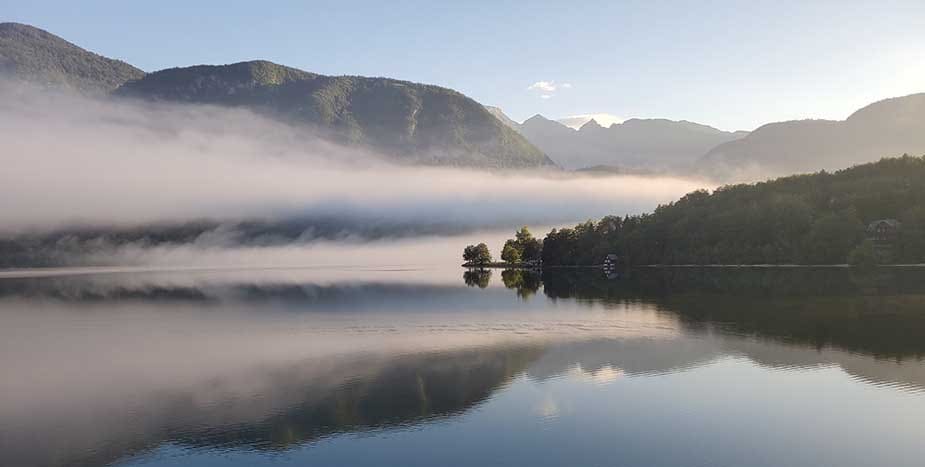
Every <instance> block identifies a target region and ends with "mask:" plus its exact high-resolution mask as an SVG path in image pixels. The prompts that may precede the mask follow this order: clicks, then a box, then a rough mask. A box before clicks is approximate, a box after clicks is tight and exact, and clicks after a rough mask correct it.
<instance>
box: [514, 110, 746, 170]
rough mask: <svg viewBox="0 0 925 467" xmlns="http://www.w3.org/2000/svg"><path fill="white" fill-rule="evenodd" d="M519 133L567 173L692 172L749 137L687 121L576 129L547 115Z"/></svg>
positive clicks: (526, 123) (642, 121)
mask: <svg viewBox="0 0 925 467" xmlns="http://www.w3.org/2000/svg"><path fill="white" fill-rule="evenodd" d="M517 130H518V131H520V132H521V134H523V135H524V136H526V137H527V139H528V140H530V142H532V143H533V144H535V145H536V146H537V147H539V148H540V149H542V150H543V151H544V152H545V153H546V154H548V155H549V157H550V158H552V159H553V160H554V161H555V162H556V163H558V164H560V165H561V166H563V167H565V168H568V169H583V168H588V167H600V166H609V167H619V168H623V169H628V170H631V171H656V172H678V171H686V170H689V168H690V167H691V166H692V165H693V164H694V162H695V161H696V160H697V159H698V158H699V157H700V156H701V155H702V154H704V153H705V152H707V151H709V150H710V149H711V148H713V147H715V146H716V145H718V144H722V143H725V142H728V141H733V140H735V139H738V138H741V137H743V136H744V134H745V132H728V131H722V130H718V129H716V128H713V127H710V126H707V125H701V124H698V123H693V122H688V121H683V120H682V121H674V120H666V119H638V118H631V119H629V120H626V121H624V122H623V123H619V124H617V123H615V124H612V125H610V126H609V127H603V126H601V125H600V124H599V123H598V122H597V121H596V120H594V119H591V120H589V121H588V122H587V123H585V124H584V125H582V126H581V128H579V129H578V130H574V129H572V128H569V127H568V126H566V125H564V124H562V123H559V122H557V121H555V120H550V119H548V118H546V117H543V116H542V115H534V116H533V117H531V118H529V119H527V120H526V121H524V122H523V124H521V125H519V126H518V127H517Z"/></svg>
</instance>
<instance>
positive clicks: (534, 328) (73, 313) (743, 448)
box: [0, 266, 925, 467]
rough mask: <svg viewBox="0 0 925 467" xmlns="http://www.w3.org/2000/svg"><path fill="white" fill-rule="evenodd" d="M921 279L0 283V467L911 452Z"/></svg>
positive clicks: (681, 275)
mask: <svg viewBox="0 0 925 467" xmlns="http://www.w3.org/2000/svg"><path fill="white" fill-rule="evenodd" d="M923 355H925V271H922V270H918V269H882V270H879V271H877V272H874V273H867V274H860V273H855V272H852V271H850V270H847V269H811V268H805V269H744V268H741V269H737V268H732V269H716V268H713V269H695V268H677V269H636V270H631V271H628V272H627V273H626V274H623V275H621V276H620V277H614V278H607V277H605V276H604V274H603V273H601V272H600V271H598V270H570V271H568V270H566V271H547V272H546V273H544V274H542V275H536V274H531V273H526V272H523V271H500V270H492V271H465V270H462V269H459V268H455V267H445V268H441V267H426V268H414V267H405V268H399V267H374V268H373V267H371V268H362V267H333V266H331V267H323V268H289V269H250V270H248V269H218V270H181V271H167V270H130V269H129V270H121V269H110V270H81V269H75V270H64V271H58V272H57V273H52V274H44V273H42V274H32V275H30V276H29V277H21V275H17V274H6V276H5V277H2V278H0V465H3V466H17V467H18V466H71V465H77V466H81V465H118V466H188V465H203V466H239V465H241V466H262V465H321V466H363V465H369V466H383V465H400V466H415V465H420V466H433V465H439V466H470V465H479V466H484V465H504V466H525V465H530V466H544V465H550V466H553V465H557V466H558V465H569V466H744V465H748V466H791V467H792V466H814V467H815V466H839V467H844V466H874V465H890V466H919V465H922V458H923V455H925V443H922V435H923V432H925V430H923V428H925V426H923V423H925V422H923V420H925V362H923V360H922V357H923Z"/></svg>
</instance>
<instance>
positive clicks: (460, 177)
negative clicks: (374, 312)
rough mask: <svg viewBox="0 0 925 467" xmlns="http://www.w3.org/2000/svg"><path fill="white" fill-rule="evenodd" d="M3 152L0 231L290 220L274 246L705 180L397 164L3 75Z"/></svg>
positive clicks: (613, 197) (557, 210)
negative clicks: (11, 79) (48, 89)
mask: <svg viewBox="0 0 925 467" xmlns="http://www.w3.org/2000/svg"><path fill="white" fill-rule="evenodd" d="M0 164H2V166H3V171H0V186H2V187H3V196H2V197H0V225H2V227H0V229H2V230H3V235H4V236H7V237H9V236H12V235H22V234H24V233H26V234H29V235H35V234H36V233H47V232H51V231H61V230H65V231H66V230H67V229H72V228H74V226H81V228H83V229H87V228H88V227H92V228H97V229H100V228H101V229H103V231H109V230H112V229H126V228H136V229H141V230H143V231H154V230H157V229H160V228H164V226H173V225H178V224H183V223H189V222H200V221H203V220H207V222H206V224H205V225H206V228H204V229H203V230H202V231H196V232H194V233H193V236H194V238H195V239H196V240H198V241H200V242H201V241H203V235H204V234H208V235H209V236H210V237H209V238H212V239H213V240H214V239H215V238H216V237H221V238H220V240H221V241H213V243H217V244H227V243H242V238H241V235H236V234H235V233H236V232H237V229H238V228H239V226H238V224H236V222H239V221H241V220H248V221H251V222H256V223H259V224H260V225H269V226H270V227H267V228H266V229H264V230H269V231H271V233H272V231H273V229H274V228H275V229H277V230H283V229H282V228H279V227H273V226H275V225H278V224H279V223H283V222H288V223H287V224H285V229H288V231H287V235H284V236H282V240H283V241H276V242H270V243H274V244H279V243H298V242H302V243H304V242H307V241H311V240H316V239H317V238H316V237H320V238H323V239H328V240H332V239H333V240H341V239H344V238H348V237H351V236H352V235H353V236H355V237H357V238H359V239H361V240H362V239H364V238H375V237H380V238H381V237H388V236H390V232H399V233H401V234H402V235H404V236H415V235H420V234H431V235H434V234H446V233H452V232H454V231H455V232H461V231H471V230H474V229H478V228H493V227H512V226H516V225H520V224H530V225H538V224H543V225H554V224H568V223H572V222H575V221H580V220H584V219H589V218H597V217H600V216H602V215H606V214H618V215H622V214H627V213H637V212H641V211H646V210H650V209H652V208H654V207H655V206H656V205H657V204H658V203H663V202H668V201H671V200H673V199H676V198H678V197H679V196H681V195H683V194H684V193H687V192H689V191H692V190H694V189H696V188H700V187H702V186H703V185H704V184H703V183H702V182H697V181H690V180H681V179H673V178H648V177H634V176H615V177H580V176H575V175H571V174H566V173H560V172H487V171H475V170H466V169H455V168H445V167H411V166H403V165H401V164H396V163H394V162H390V161H388V160H386V159H385V158H384V157H381V156H379V155H376V154H373V153H371V152H368V151H364V150H363V149H361V148H355V147H350V148H347V147H344V146H340V145H337V144H333V143H330V142H327V141H325V140H324V139H322V138H320V137H319V136H318V135H316V134H313V133H312V132H310V131H308V130H306V129H305V128H295V127H292V126H289V125H286V124H283V123H280V122H276V121H273V120H270V119H268V118H265V117H262V116H259V115H256V114H254V113H251V112H248V111H244V110H238V109H228V108H219V107H211V106H200V105H196V106H193V105H168V104H156V103H141V102H134V101H129V100H94V99H88V98H83V97H78V96H73V95H65V94H54V93H49V92H38V91H36V90H34V89H31V88H28V87H23V86H20V85H12V84H9V83H0ZM319 219H321V220H322V221H323V223H324V225H323V227H324V229H322V230H323V232H325V233H324V234H323V235H317V231H318V230H319V227H318V226H319V225H320V224H321V223H322V221H319ZM293 220H297V221H298V222H295V223H293ZM371 225H374V226H377V228H376V229H372V228H370V226H371ZM293 230H294V231H295V232H296V233H295V234H293V233H292V231H293ZM229 232H230V233H229ZM303 233H304V235H303ZM260 234H261V241H263V243H266V242H265V240H266V239H267V237H268V235H267V232H264V231H261V232H260ZM93 236H94V235H90V237H93ZM97 236H100V235H97ZM269 236H272V235H269ZM81 239H82V240H83V241H85V240H86V236H84V237H81ZM59 240H60V239H55V242H56V243H58V242H59ZM110 240H112V238H110ZM147 240H148V241H150V239H147ZM261 241H256V242H251V243H253V244H256V245H261V244H262V243H261ZM180 242H181V243H191V242H190V241H189V239H188V238H183V239H181V241H180Z"/></svg>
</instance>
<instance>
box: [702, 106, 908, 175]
mask: <svg viewBox="0 0 925 467" xmlns="http://www.w3.org/2000/svg"><path fill="white" fill-rule="evenodd" d="M906 153H908V154H923V153H925V93H922V94H912V95H909V96H904V97H897V98H892V99H886V100H883V101H880V102H876V103H874V104H871V105H868V106H867V107H864V108H862V109H860V110H858V111H857V112H855V113H854V114H852V115H851V116H849V117H848V118H847V119H846V120H841V121H836V120H798V121H789V122H779V123H770V124H767V125H764V126H762V127H760V128H758V129H757V130H755V131H753V132H752V133H751V134H749V135H748V136H746V137H745V138H742V139H740V140H737V141H732V142H728V143H725V144H722V145H719V146H717V147H716V148H714V149H712V150H710V151H709V152H708V153H707V154H706V155H705V156H703V158H702V159H701V160H700V162H699V163H698V167H699V168H700V170H702V171H704V172H705V173H709V174H711V175H713V176H716V177H719V178H726V179H729V178H736V179H746V180H748V179H755V178H762V177H765V176H773V175H783V174H788V173H800V172H814V171H817V170H822V169H826V170H831V169H835V168H838V167H843V166H847V165H852V164H858V163H864V162H870V161H873V160H878V159H880V158H881V157H888V156H898V155H902V154H906Z"/></svg>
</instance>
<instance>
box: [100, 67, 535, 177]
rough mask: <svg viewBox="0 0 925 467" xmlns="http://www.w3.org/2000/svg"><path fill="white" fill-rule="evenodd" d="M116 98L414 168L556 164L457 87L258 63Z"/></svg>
mask: <svg viewBox="0 0 925 467" xmlns="http://www.w3.org/2000/svg"><path fill="white" fill-rule="evenodd" d="M115 94H116V95H118V96H128V97H135V98H142V99H147V100H157V101H169V102H184V103H196V104H212V105H222V106H232V107H245V108H248V109H252V110H254V111H257V112H260V113H263V114H266V115H270V116H272V117H275V118H278V119H282V120H285V121H287V122H290V123H297V124H309V125H311V126H313V127H316V128H319V129H321V130H323V131H324V132H326V133H330V135H331V136H333V137H334V138H335V139H337V140H339V141H342V142H345V143H351V144H359V145H362V146H366V147H369V148H371V149H373V150H375V151H377V152H381V153H385V154H388V155H392V156H393V157H395V158H397V159H400V160H402V161H405V162H411V163H425V164H439V165H453V166H469V167H488V168H531V167H543V166H552V165H553V163H552V161H550V160H549V158H548V157H546V155H545V154H543V152H542V151H540V150H539V149H537V148H536V147H535V146H534V145H532V144H530V142H528V141H527V140H526V139H525V138H524V137H523V136H521V135H520V134H519V133H517V132H516V131H514V130H513V129H512V128H510V127H508V126H507V125H505V124H504V123H502V122H501V121H499V120H498V119H497V118H495V117H494V116H493V115H492V113H491V112H490V111H489V110H487V109H486V108H485V107H483V106H482V105H481V104H479V103H478V102H476V101H474V100H472V99H470V98H469V97H466V96H464V95H463V94H461V93H459V92H457V91H454V90H451V89H446V88H442V87H438V86H432V85H426V84H418V83H412V82H408V81H398V80H394V79H388V78H366V77H360V76H325V75H319V74H315V73H309V72H307V71H302V70H298V69H295V68H289V67H286V66H282V65H277V64H275V63H271V62H267V61H250V62H241V63H235V64H231V65H214V66H213V65H200V66H193V67H186V68H171V69H167V70H161V71H157V72H154V73H150V74H148V75H146V76H144V77H143V78H141V79H139V80H135V81H130V82H128V83H126V84H124V85H123V86H121V87H120V88H119V89H117V90H116V92H115Z"/></svg>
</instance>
